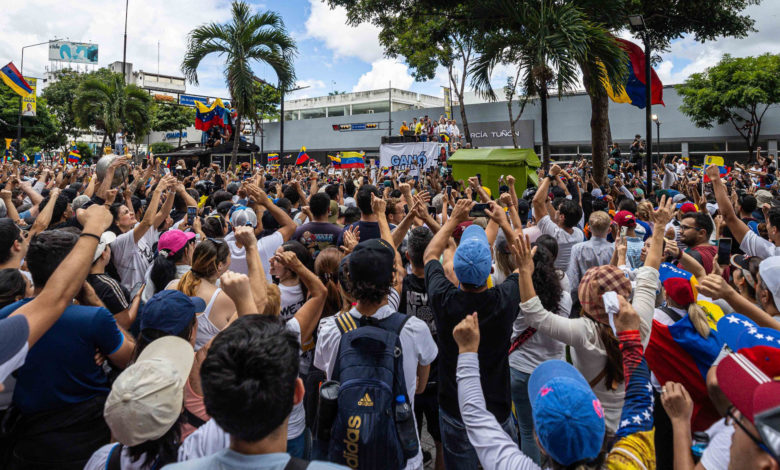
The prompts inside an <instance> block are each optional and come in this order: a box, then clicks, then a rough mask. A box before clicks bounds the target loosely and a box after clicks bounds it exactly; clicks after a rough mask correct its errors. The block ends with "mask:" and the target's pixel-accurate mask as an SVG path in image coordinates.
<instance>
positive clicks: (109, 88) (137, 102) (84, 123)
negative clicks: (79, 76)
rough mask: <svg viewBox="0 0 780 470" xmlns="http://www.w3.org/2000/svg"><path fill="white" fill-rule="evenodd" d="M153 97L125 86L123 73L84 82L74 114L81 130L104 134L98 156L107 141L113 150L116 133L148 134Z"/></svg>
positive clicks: (130, 135) (137, 89)
mask: <svg viewBox="0 0 780 470" xmlns="http://www.w3.org/2000/svg"><path fill="white" fill-rule="evenodd" d="M151 106H152V97H151V96H149V93H148V92H146V91H144V90H143V89H141V88H140V87H138V86H136V85H126V84H125V80H124V77H123V75H122V74H119V73H113V74H110V75H108V76H106V77H94V78H88V79H87V80H85V81H84V82H83V83H82V84H81V85H80V86H79V88H78V90H77V91H76V99H75V100H74V102H73V112H74V114H75V116H76V121H77V123H78V124H79V126H81V127H82V128H85V129H86V128H89V127H91V126H94V127H95V128H97V129H100V130H102V131H103V132H104V135H103V144H102V145H101V148H100V151H99V154H98V155H99V156H100V155H102V154H103V148H104V147H105V145H106V138H108V140H109V141H110V142H111V146H112V147H113V146H114V144H115V143H116V133H117V132H119V131H124V132H125V133H127V134H128V137H130V138H132V137H133V136H141V135H145V134H146V133H147V132H148V131H149V119H150V109H151Z"/></svg>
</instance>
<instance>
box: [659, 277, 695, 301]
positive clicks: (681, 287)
mask: <svg viewBox="0 0 780 470" xmlns="http://www.w3.org/2000/svg"><path fill="white" fill-rule="evenodd" d="M663 285H664V290H665V291H666V295H667V296H668V297H669V298H670V299H672V300H674V302H675V303H676V304H678V305H682V306H687V305H690V304H692V303H694V302H695V301H696V297H695V295H694V292H693V288H692V287H691V283H690V281H688V280H686V279H683V278H681V277H673V278H670V279H667V280H665V281H664V283H663Z"/></svg>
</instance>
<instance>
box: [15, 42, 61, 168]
mask: <svg viewBox="0 0 780 470" xmlns="http://www.w3.org/2000/svg"><path fill="white" fill-rule="evenodd" d="M52 41H59V39H52ZM49 42H51V41H45V42H38V43H35V44H30V45H27V46H23V47H22V61H21V62H19V75H21V76H22V78H24V50H25V49H27V48H28V47H34V46H42V45H44V44H49ZM22 104H23V103H22V97H21V95H20V96H19V119H18V120H17V122H16V158H20V157H21V155H22Z"/></svg>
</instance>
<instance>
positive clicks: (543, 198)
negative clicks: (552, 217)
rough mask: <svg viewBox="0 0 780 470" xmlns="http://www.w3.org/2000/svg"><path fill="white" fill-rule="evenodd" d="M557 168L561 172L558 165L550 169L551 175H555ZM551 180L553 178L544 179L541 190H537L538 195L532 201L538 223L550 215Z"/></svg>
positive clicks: (540, 186)
mask: <svg viewBox="0 0 780 470" xmlns="http://www.w3.org/2000/svg"><path fill="white" fill-rule="evenodd" d="M555 168H557V169H558V170H559V171H560V168H559V167H558V165H553V166H552V168H550V174H551V175H552V174H553V173H552V171H553V169H555ZM556 174H557V173H556ZM552 177H554V176H552ZM550 178H551V177H548V178H543V179H542V181H541V182H540V183H539V188H538V189H537V190H536V194H534V199H533V201H531V204H532V205H533V208H534V219H536V222H537V223H538V222H539V221H540V220H542V219H543V218H544V216H546V215H548V212H547V195H548V193H549V192H550Z"/></svg>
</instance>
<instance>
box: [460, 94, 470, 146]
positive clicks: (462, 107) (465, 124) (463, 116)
mask: <svg viewBox="0 0 780 470" xmlns="http://www.w3.org/2000/svg"><path fill="white" fill-rule="evenodd" d="M457 95H458V108H460V120H461V121H463V134H464V135H465V136H466V142H468V143H469V144H470V143H471V132H469V121H468V119H466V106H465V105H464V104H463V94H462V93H458V94H457Z"/></svg>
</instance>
